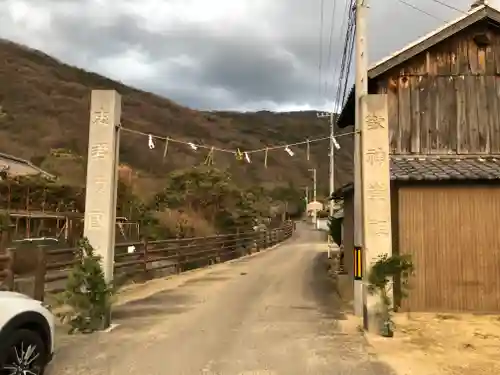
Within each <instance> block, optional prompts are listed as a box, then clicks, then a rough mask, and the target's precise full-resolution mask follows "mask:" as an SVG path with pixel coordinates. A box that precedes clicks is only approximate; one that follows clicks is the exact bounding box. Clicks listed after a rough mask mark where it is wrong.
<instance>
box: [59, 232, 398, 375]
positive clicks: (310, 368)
mask: <svg viewBox="0 0 500 375" xmlns="http://www.w3.org/2000/svg"><path fill="white" fill-rule="evenodd" d="M319 238H320V236H319V233H317V232H314V231H312V230H309V229H307V228H306V227H305V226H298V231H297V233H296V234H295V236H294V238H293V239H291V240H289V241H288V242H287V243H285V244H283V245H281V246H278V247H277V248H275V249H272V250H269V251H267V252H263V253H259V254H256V256H252V257H248V258H242V259H239V260H237V261H235V262H232V263H226V264H219V265H216V266H213V267H211V268H209V269H204V270H200V271H194V272H192V273H190V274H189V275H188V276H186V277H185V281H183V282H182V284H181V285H179V280H177V281H176V280H175V278H173V279H167V280H165V281H163V282H164V283H165V287H164V289H163V290H161V291H160V292H158V293H155V294H153V295H151V296H149V297H147V298H144V299H140V300H137V301H134V302H131V303H128V304H126V305H124V306H122V307H119V308H117V310H116V311H115V316H114V319H115V322H117V323H119V326H118V327H117V328H115V329H114V330H112V331H111V332H109V333H97V334H93V335H89V336H83V337H81V336H80V337H74V338H71V339H66V340H62V341H61V343H60V345H59V349H58V351H57V353H56V358H55V360H54V363H53V365H52V368H51V371H50V372H49V375H66V374H68V375H69V374H71V375H79V374H82V375H83V374H89V375H90V374H91V375H127V374H131V375H132V374H133V375H139V374H144V375H390V374H391V371H390V370H389V369H388V368H387V367H386V366H384V365H383V364H381V363H377V362H374V361H373V360H371V359H370V357H369V356H368V354H367V353H366V350H365V346H364V341H363V339H362V337H361V336H360V335H358V334H346V333H342V332H341V330H340V329H339V326H338V324H339V320H342V319H344V315H343V314H342V312H341V308H340V303H339V302H338V300H337V298H336V293H335V291H334V287H333V285H332V281H331V279H330V278H329V277H328V275H327V271H326V260H325V253H324V251H325V250H326V249H325V246H324V244H322V243H321V242H320V240H319ZM180 277H182V276H180ZM173 284H175V287H172V285H173Z"/></svg>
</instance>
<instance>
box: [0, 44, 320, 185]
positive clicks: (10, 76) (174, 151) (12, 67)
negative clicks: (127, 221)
mask: <svg viewBox="0 0 500 375" xmlns="http://www.w3.org/2000/svg"><path fill="white" fill-rule="evenodd" d="M0 82H1V84H0V151H2V152H6V153H10V154H13V155H17V156H20V157H23V158H27V159H30V160H32V161H33V162H34V163H36V164H38V165H40V166H41V167H43V168H45V169H47V170H49V171H50V172H53V173H56V174H58V175H60V176H61V179H63V180H64V181H65V182H69V183H73V184H82V183H83V182H84V175H85V173H84V171H85V166H84V165H85V162H84V159H85V157H86V154H87V140H88V123H89V113H88V111H89V98H90V90H91V89H115V90H117V91H118V92H119V93H120V94H121V95H122V96H123V111H122V123H123V125H124V126H125V127H128V128H133V129H137V130H140V131H143V132H147V133H153V134H157V135H163V136H169V137H172V138H176V139H182V140H186V141H189V142H195V143H203V144H207V145H210V146H212V145H213V146H216V147H221V148H229V149H234V148H240V149H241V150H245V149H247V150H248V149H256V148H262V147H266V145H276V144H285V143H292V142H297V141H301V140H304V139H305V138H307V137H309V138H315V137H322V136H325V135H327V134H328V124H327V122H326V120H319V119H317V118H316V113H315V112H296V113H271V112H256V113H232V112H217V113H216V112H200V111H196V110H192V109H189V108H186V107H182V106H180V105H177V104H176V103H174V102H172V101H170V100H168V99H166V98H162V97H160V96H157V95H154V94H151V93H147V92H144V91H141V90H138V89H134V88H131V87H128V86H125V85H123V84H122V83H120V82H116V81H112V80H110V79H108V78H105V77H102V76H100V75H97V74H95V73H89V72H86V71H84V70H82V69H79V68H76V67H72V66H68V65H66V64H64V63H62V62H60V61H58V60H56V59H54V58H52V57H50V56H48V55H46V54H44V53H42V52H39V51H35V50H32V49H29V48H26V47H23V46H20V45H17V44H14V43H11V42H7V41H0ZM162 148H163V147H162V146H160V145H159V146H158V147H157V149H155V150H153V151H150V150H149V149H148V147H147V139H146V138H144V137H140V136H135V135H132V134H129V133H126V134H123V136H122V138H121V150H120V161H121V162H122V163H123V164H127V165H129V166H130V167H131V169H132V171H133V172H134V173H133V175H134V176H135V177H134V179H135V181H136V184H135V186H136V188H137V189H138V190H139V192H140V193H141V194H148V193H150V192H153V190H154V189H156V188H157V187H158V186H160V185H161V183H162V179H163V178H164V177H163V176H165V174H166V173H167V172H168V171H171V170H173V169H176V168H180V167H186V166H189V165H194V164H199V163H202V162H203V161H204V159H205V157H206V152H205V151H201V150H199V151H197V152H193V151H192V150H191V149H190V148H189V147H186V146H184V145H179V144H171V145H169V152H168V156H167V159H166V162H165V163H163V162H162V153H163V152H162ZM55 149H64V150H65V151H67V152H65V153H66V155H65V156H63V157H55V156H51V152H53V150H55ZM294 151H295V156H294V157H290V156H289V155H287V154H286V153H285V152H284V151H283V150H277V151H274V152H270V153H269V156H268V168H267V169H266V168H264V162H263V159H264V154H263V153H262V154H260V155H255V156H254V157H253V160H252V163H251V164H245V163H242V162H238V161H236V160H235V158H234V157H233V156H232V155H231V154H224V153H216V154H215V164H216V165H217V166H218V167H219V166H220V167H222V168H225V167H228V168H230V170H231V172H232V173H233V175H234V176H235V178H236V179H237V180H239V181H241V182H242V183H245V184H260V185H264V186H267V187H272V186H278V185H288V184H293V185H294V186H297V187H299V186H305V185H306V184H307V183H308V181H310V179H311V172H308V169H309V168H318V169H319V171H318V179H319V180H318V183H319V185H320V186H321V187H323V188H324V189H325V192H326V189H327V186H328V181H327V173H328V172H327V171H328V141H323V142H320V143H318V144H314V145H311V160H310V161H309V162H308V161H307V160H306V147H305V146H304V147H302V148H301V149H294Z"/></svg>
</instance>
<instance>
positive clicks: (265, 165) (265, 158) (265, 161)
mask: <svg viewBox="0 0 500 375" xmlns="http://www.w3.org/2000/svg"><path fill="white" fill-rule="evenodd" d="M264 167H265V168H267V148H266V152H265V154H264Z"/></svg>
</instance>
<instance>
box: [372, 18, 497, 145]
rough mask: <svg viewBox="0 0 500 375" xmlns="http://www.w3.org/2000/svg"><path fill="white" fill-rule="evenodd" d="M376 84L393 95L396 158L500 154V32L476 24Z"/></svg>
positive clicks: (391, 119)
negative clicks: (403, 156) (483, 43)
mask: <svg viewBox="0 0 500 375" xmlns="http://www.w3.org/2000/svg"><path fill="white" fill-rule="evenodd" d="M480 35H483V36H487V37H488V39H489V43H490V44H489V45H487V46H482V45H481V43H477V42H476V41H475V39H477V38H478V36H480ZM483 39H484V37H483ZM373 84H374V87H375V88H376V91H378V92H379V93H387V94H388V101H389V126H390V144H391V152H392V153H393V154H424V155H425V154H500V115H499V111H500V29H499V28H497V27H493V26H491V25H488V24H487V23H478V24H476V25H473V26H471V27H470V28H468V29H465V30H463V31H461V32H460V33H458V34H456V35H455V36H453V37H451V38H449V39H448V40H446V41H444V42H441V43H440V44H438V45H436V46H434V47H433V48H431V49H429V50H427V51H426V52H423V53H421V54H419V55H417V56H415V57H414V58H413V59H410V60H409V61H407V62H406V63H403V64H401V65H400V66H398V67H397V68H394V69H392V70H391V71H389V72H388V73H386V74H384V75H382V76H380V77H378V78H375V81H374V82H373Z"/></svg>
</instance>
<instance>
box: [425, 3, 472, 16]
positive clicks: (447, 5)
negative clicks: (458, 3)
mask: <svg viewBox="0 0 500 375" xmlns="http://www.w3.org/2000/svg"><path fill="white" fill-rule="evenodd" d="M431 1H434V2H435V3H438V4H441V5H442V6H445V7H446V8H448V9H451V10H454V11H456V12H459V13H462V14H469V13H467V12H465V11H463V10H462V9H458V8H455V7H454V6H453V5H450V4H447V3H445V2H444V1H441V0H431Z"/></svg>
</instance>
